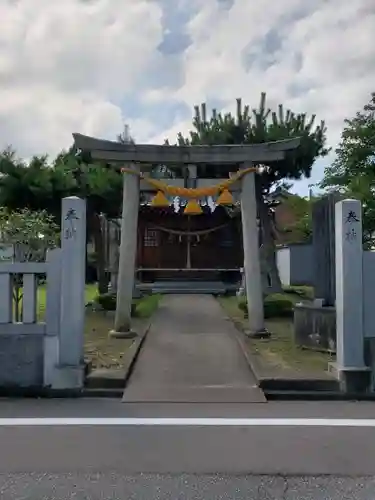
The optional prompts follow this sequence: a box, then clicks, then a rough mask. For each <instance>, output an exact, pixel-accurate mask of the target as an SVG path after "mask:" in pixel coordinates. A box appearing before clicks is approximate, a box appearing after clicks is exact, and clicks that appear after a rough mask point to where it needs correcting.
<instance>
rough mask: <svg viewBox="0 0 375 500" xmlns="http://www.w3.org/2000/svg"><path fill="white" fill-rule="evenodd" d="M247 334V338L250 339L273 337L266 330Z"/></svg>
mask: <svg viewBox="0 0 375 500" xmlns="http://www.w3.org/2000/svg"><path fill="white" fill-rule="evenodd" d="M245 334H246V336H247V337H250V338H251V339H269V338H270V337H271V332H269V331H268V330H267V329H266V328H264V330H259V331H257V332H252V331H251V330H246V331H245Z"/></svg>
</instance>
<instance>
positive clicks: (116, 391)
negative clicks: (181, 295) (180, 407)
mask: <svg viewBox="0 0 375 500" xmlns="http://www.w3.org/2000/svg"><path fill="white" fill-rule="evenodd" d="M150 327H151V320H150V319H149V320H148V322H147V324H146V326H145V328H144V329H143V333H142V335H140V336H139V338H138V339H136V340H135V342H134V344H133V345H132V346H131V347H129V349H133V351H134V352H133V353H132V357H131V360H130V363H129V364H128V366H127V368H126V369H125V370H124V372H123V377H106V376H102V377H93V373H95V371H94V370H92V369H91V367H90V365H89V364H87V366H86V368H85V371H86V381H85V387H84V388H82V389H51V388H49V387H39V386H35V387H18V386H14V387H12V386H3V387H1V386H0V398H6V399H20V398H30V399H63V398H64V399H77V398H82V397H85V398H122V396H123V393H124V389H125V387H126V385H127V383H128V381H129V379H130V377H131V374H132V372H133V370H134V367H135V363H136V361H137V359H138V356H139V354H140V351H141V348H142V345H143V343H144V341H145V339H146V337H147V334H148V332H149V330H150ZM133 346H134V347H133ZM108 371H110V370H108ZM90 376H91V377H92V378H91V379H90ZM90 382H91V384H90Z"/></svg>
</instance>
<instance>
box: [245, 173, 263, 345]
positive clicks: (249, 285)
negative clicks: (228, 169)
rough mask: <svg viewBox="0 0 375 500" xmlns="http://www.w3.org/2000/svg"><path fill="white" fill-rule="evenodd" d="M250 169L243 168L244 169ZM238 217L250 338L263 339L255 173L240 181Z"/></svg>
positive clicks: (248, 174)
mask: <svg viewBox="0 0 375 500" xmlns="http://www.w3.org/2000/svg"><path fill="white" fill-rule="evenodd" d="M249 166H251V165H244V168H246V167H249ZM241 218H242V235H243V238H242V239H243V251H244V264H245V266H244V267H245V282H246V297H247V307H248V317H249V335H250V336H255V337H265V336H268V334H267V331H266V329H265V327H264V310H263V292H262V278H261V270H260V258H259V242H258V226H257V204H256V196H255V174H254V172H248V173H246V174H245V175H244V176H243V178H242V190H241Z"/></svg>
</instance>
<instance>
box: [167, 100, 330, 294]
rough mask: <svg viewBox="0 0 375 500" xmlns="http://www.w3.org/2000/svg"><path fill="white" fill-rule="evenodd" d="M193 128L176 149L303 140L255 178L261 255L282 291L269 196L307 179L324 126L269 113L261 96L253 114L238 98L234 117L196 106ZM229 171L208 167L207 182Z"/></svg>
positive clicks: (322, 144) (321, 148)
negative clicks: (289, 182) (281, 187)
mask: <svg viewBox="0 0 375 500" xmlns="http://www.w3.org/2000/svg"><path fill="white" fill-rule="evenodd" d="M193 126H194V130H193V131H191V132H190V136H189V137H184V136H183V135H182V134H179V135H178V137H177V143H178V144H180V145H189V144H192V145H195V144H196V145H199V144H208V145H210V144H259V143H264V142H271V141H278V140H282V139H289V138H290V139H291V138H297V137H299V138H300V139H301V145H300V147H299V148H298V150H297V151H295V152H291V153H289V154H287V155H286V158H285V159H284V160H282V161H278V162H273V163H271V164H270V165H269V166H270V167H271V168H270V170H269V171H267V172H266V173H264V174H262V175H257V176H256V194H257V206H258V216H259V219H260V223H261V229H262V242H263V243H262V251H263V254H264V258H265V260H266V262H267V267H268V271H269V274H270V276H271V281H272V283H273V287H274V290H273V291H278V290H280V288H281V283H280V279H279V276H278V270H277V265H276V256H275V245H274V236H275V232H274V228H273V227H272V221H271V218H270V212H269V208H268V207H267V195H268V194H269V193H270V192H271V190H272V189H273V188H274V187H276V186H278V185H280V184H281V183H283V182H285V181H286V180H298V179H301V178H302V177H309V176H310V174H311V168H312V165H313V163H314V161H315V160H316V158H318V157H320V156H325V155H326V154H327V153H328V152H329V149H328V148H327V147H326V126H325V123H324V122H321V123H320V124H319V125H315V115H313V116H311V117H310V118H308V117H307V115H306V114H305V113H299V114H297V113H294V112H292V111H291V110H289V109H287V110H284V107H283V105H279V106H278V108H277V111H273V110H271V109H270V108H269V107H268V106H267V104H266V94H265V93H262V94H261V99H260V104H259V107H258V108H257V109H251V108H250V106H248V105H246V106H243V105H242V101H241V99H237V106H236V112H235V114H232V113H226V114H222V113H218V112H217V111H216V110H215V109H214V110H212V114H211V116H210V117H208V116H207V107H206V104H202V105H201V107H198V106H196V107H195V117H194V120H193ZM230 169H231V167H222V168H219V169H218V168H217V167H215V166H207V168H206V172H205V173H206V175H207V176H209V177H222V176H223V174H225V173H228V171H229V170H230ZM232 169H233V167H232Z"/></svg>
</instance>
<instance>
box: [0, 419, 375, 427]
mask: <svg viewBox="0 0 375 500" xmlns="http://www.w3.org/2000/svg"><path fill="white" fill-rule="evenodd" d="M55 426H86V427H87V426H124V427H129V426H134V427H136V426H165V427H176V426H180V427H375V419H346V418H342V419H341V418H70V417H68V418H0V427H55Z"/></svg>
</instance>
